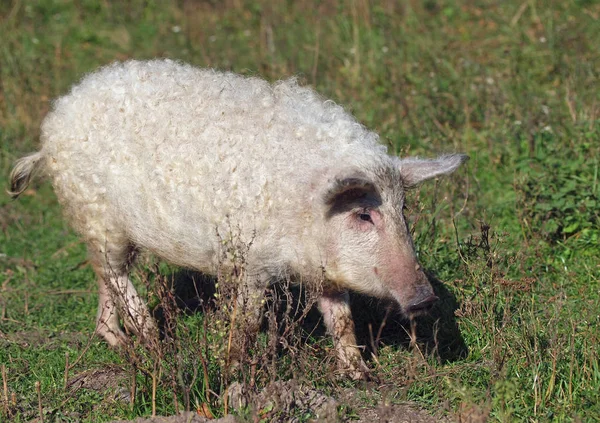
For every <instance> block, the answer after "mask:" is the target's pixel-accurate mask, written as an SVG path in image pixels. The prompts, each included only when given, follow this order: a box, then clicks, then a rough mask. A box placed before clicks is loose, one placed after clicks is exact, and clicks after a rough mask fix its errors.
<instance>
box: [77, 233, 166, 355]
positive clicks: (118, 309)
mask: <svg viewBox="0 0 600 423" xmlns="http://www.w3.org/2000/svg"><path fill="white" fill-rule="evenodd" d="M88 251H89V256H90V261H91V262H92V265H93V267H94V270H95V272H96V274H97V275H98V288H99V307H98V315H97V320H96V332H97V333H98V334H100V335H101V336H103V337H104V339H106V341H107V342H108V343H109V344H110V345H112V346H118V345H122V344H123V343H124V342H125V340H126V336H125V334H124V333H123V331H122V330H121V328H120V326H119V315H120V316H121V317H122V318H123V322H124V324H125V327H126V328H127V329H128V330H129V331H130V332H133V333H135V334H136V335H138V336H141V337H142V339H143V340H144V341H149V340H151V339H152V338H153V337H155V336H156V335H157V334H158V331H157V329H156V324H155V323H154V320H153V319H152V317H151V316H150V312H149V311H148V307H147V306H146V304H145V303H144V302H143V300H142V299H141V298H140V296H139V295H138V293H137V291H136V290H135V287H134V286H133V284H132V283H131V281H130V280H129V277H128V273H129V267H130V264H131V262H132V260H133V258H134V251H133V248H132V246H131V244H130V243H129V242H128V241H127V239H126V238H124V237H117V236H115V235H114V234H113V236H112V237H111V239H105V240H104V243H102V244H101V243H99V242H90V243H88Z"/></svg>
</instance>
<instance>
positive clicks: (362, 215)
mask: <svg viewBox="0 0 600 423" xmlns="http://www.w3.org/2000/svg"><path fill="white" fill-rule="evenodd" d="M358 218H359V219H360V220H362V221H364V222H370V223H373V219H372V218H371V214H369V213H359V215H358Z"/></svg>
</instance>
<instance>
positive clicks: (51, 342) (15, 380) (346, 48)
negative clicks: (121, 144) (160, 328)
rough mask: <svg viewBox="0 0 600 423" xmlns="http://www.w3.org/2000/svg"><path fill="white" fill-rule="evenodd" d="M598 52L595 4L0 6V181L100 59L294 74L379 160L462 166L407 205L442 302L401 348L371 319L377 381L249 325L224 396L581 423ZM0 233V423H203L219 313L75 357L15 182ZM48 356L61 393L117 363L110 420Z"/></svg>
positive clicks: (300, 336) (85, 292)
mask: <svg viewBox="0 0 600 423" xmlns="http://www.w3.org/2000/svg"><path fill="white" fill-rule="evenodd" d="M598 45H600V6H599V5H598V3H597V2H595V1H591V0H587V1H586V0H573V1H566V2H563V1H558V0H549V1H545V2H542V1H535V0H527V1H522V0H519V1H514V0H506V1H503V2H489V1H469V2H458V1H452V0H446V1H442V0H439V1H436V0H431V1H430V0H428V1H424V2H402V3H400V2H396V1H391V0H390V1H381V2H368V1H366V0H353V1H335V0H328V1H323V2H309V1H306V0H299V1H295V2H281V3H274V2H267V1H258V0H255V1H244V0H227V1H224V2H217V1H211V0H206V1H191V0H189V1H184V0H182V1H177V2H176V1H173V2H167V1H164V2H162V1H161V2H159V1H141V0H139V1H138V0H135V1H131V2H120V1H118V2H106V1H96V0H78V1H77V2H70V1H59V0H29V1H27V0H12V1H7V2H2V3H0V182H1V183H2V184H3V185H4V186H6V175H8V173H9V171H10V167H11V164H12V163H13V162H14V160H15V159H16V158H18V157H20V156H21V155H23V154H24V153H26V152H29V151H32V150H34V149H35V148H36V147H37V137H38V135H39V124H40V122H41V120H42V118H43V116H44V115H45V113H46V112H47V111H48V109H49V107H50V101H51V99H52V98H55V97H56V96H58V95H61V94H62V93H65V92H66V91H67V90H68V87H69V86H70V85H71V84H73V83H74V82H76V81H77V80H78V79H79V78H80V77H81V76H82V75H83V74H85V73H86V72H89V71H91V70H93V69H95V68H97V67H98V66H101V65H103V64H106V63H109V62H111V61H113V60H117V59H126V58H134V57H135V58H150V57H156V56H164V57H171V58H176V59H181V60H184V61H187V62H190V63H193V64H196V65H199V66H212V67H217V68H221V69H232V70H234V71H236V72H240V73H244V74H260V75H263V76H264V77H266V78H268V79H271V80H276V79H278V78H282V77H285V76H289V75H300V77H301V78H302V79H303V80H305V81H306V82H307V83H309V84H312V85H314V86H315V87H316V88H317V90H318V91H320V92H321V93H323V94H324V95H325V96H327V97H330V98H333V99H334V100H335V101H337V102H339V103H340V104H343V105H345V106H346V107H347V108H348V109H350V110H351V111H352V112H353V113H354V114H355V115H356V116H357V117H358V118H359V119H360V120H361V121H362V122H363V123H364V124H365V125H367V126H369V127H371V128H373V129H375V130H377V131H378V132H379V133H380V135H381V136H382V139H383V141H384V142H385V143H387V144H388V145H389V147H390V150H391V151H394V152H396V153H398V154H400V155H409V154H412V155H423V156H432V155H435V154H437V153H440V152H446V151H464V152H466V153H468V154H469V155H470V156H471V161H470V162H469V164H468V168H467V169H466V170H463V171H461V172H459V173H458V174H457V175H454V176H453V177H452V178H450V180H443V181H439V182H435V183H430V184H429V185H426V186H423V187H422V188H420V189H419V190H417V191H415V192H413V193H412V194H411V201H410V204H409V205H410V210H409V215H410V217H411V221H412V222H413V225H412V229H413V232H414V238H415V243H416V245H417V248H418V252H419V257H420V260H421V261H422V262H423V264H424V266H425V267H426V268H427V269H428V270H429V271H430V273H431V274H432V277H435V278H437V279H439V280H441V281H443V284H441V283H440V284H436V289H437V290H438V292H439V293H441V295H442V298H443V301H442V303H441V304H440V305H439V306H438V307H436V309H435V310H434V312H433V316H431V317H429V318H423V319H420V320H419V321H418V322H417V327H416V334H417V336H418V339H417V341H418V342H417V344H416V347H412V348H411V347H410V344H411V342H410V337H409V336H408V335H406V332H410V327H409V326H408V325H407V324H406V322H401V321H396V319H395V318H394V317H390V319H389V320H388V322H387V326H386V327H385V328H384V330H383V332H382V334H381V337H380V339H378V343H376V345H375V348H376V349H377V359H376V360H371V361H370V365H371V366H372V367H374V369H375V370H374V372H375V375H376V376H377V377H378V378H379V379H380V380H381V381H382V383H381V384H371V385H367V387H366V389H365V386H361V385H354V384H352V383H351V382H348V381H340V380H338V379H336V378H335V377H333V375H332V372H331V370H330V369H331V367H330V364H331V363H330V360H331V357H330V355H329V350H330V348H331V346H330V345H329V344H328V342H329V341H328V340H327V338H324V337H321V336H318V335H314V334H313V335H310V336H307V335H306V330H307V329H306V327H311V326H310V325H308V326H307V325H306V324H305V325H304V326H300V328H294V330H291V332H293V336H292V339H295V340H296V341H297V342H295V343H292V345H290V346H289V347H288V349H284V350H283V351H281V350H280V349H278V348H277V347H276V343H277V342H278V339H279V338H277V337H278V336H279V332H278V330H277V329H278V328H277V327H276V326H272V328H271V329H269V328H267V329H266V330H265V331H264V332H263V334H262V335H261V337H259V339H258V343H257V344H256V346H255V349H254V351H253V352H251V353H250V354H251V357H248V359H247V360H246V362H245V364H246V365H247V367H243V369H242V374H243V377H242V378H241V379H242V381H245V382H246V383H249V381H250V379H251V377H254V379H255V381H254V382H253V383H254V385H253V389H255V390H260V389H261V388H262V387H264V386H266V385H267V384H268V382H269V381H270V380H273V379H280V380H286V379H289V378H292V377H295V378H299V379H302V380H303V382H304V383H307V384H310V385H312V386H315V387H317V388H319V389H321V390H323V391H325V392H328V393H330V394H332V395H334V396H338V397H339V396H340V392H342V391H343V390H344V389H348V387H353V388H354V389H357V390H359V391H363V390H364V398H363V399H362V400H361V401H362V402H361V403H358V404H357V403H354V404H352V405H350V406H348V405H344V404H342V406H341V407H340V410H339V412H340V414H341V416H342V417H343V418H351V417H352V416H353V415H354V413H355V412H357V410H359V409H360V407H362V406H365V407H366V406H369V404H371V405H372V404H376V403H380V402H381V401H385V402H388V403H391V404H394V403H400V402H404V401H411V402H414V403H416V404H418V405H419V406H420V407H423V408H426V409H428V410H429V411H430V412H432V413H442V414H446V415H448V416H450V417H451V418H455V419H457V420H460V419H462V420H461V421H467V419H468V418H469V416H470V418H472V419H474V420H473V421H477V419H479V421H483V420H485V419H486V418H488V419H490V420H491V421H506V422H508V421H598V420H600V417H599V416H600V402H599V401H598V392H599V391H600V362H599V357H598V344H599V341H600V329H598V328H599V327H600V316H599V314H598V303H599V301H600V291H599V289H600V288H599V285H598V281H599V280H600V267H599V263H600V246H599V245H600V244H599V241H600V219H599V216H598V215H599V212H598V210H599V201H600V180H599V157H600V117H599V116H600V84H599V83H598V82H599V70H600V51H599V50H598ZM0 225H1V228H2V231H0V272H1V273H2V275H1V277H0V282H1V283H0V319H1V320H0V345H1V346H2V347H1V348H0V364H1V365H2V366H3V369H4V370H3V372H4V373H3V376H2V379H3V384H5V386H6V388H5V389H3V392H2V401H1V404H2V407H1V409H0V420H2V419H4V420H5V421H17V422H18V421H30V420H31V419H33V418H36V417H37V416H38V415H39V414H40V411H39V407H41V413H42V414H43V416H44V417H45V420H44V421H79V420H84V421H107V420H110V419H113V418H132V417H135V416H139V415H149V414H151V413H152V411H153V407H154V408H155V409H156V412H157V413H158V414H166V413H172V412H174V411H175V407H176V406H177V404H179V406H180V407H183V404H185V403H186V401H188V402H189V403H190V404H191V407H192V408H197V407H200V408H201V409H203V407H210V409H211V412H212V413H214V414H216V415H222V414H223V413H225V412H226V411H225V409H224V402H223V399H222V398H221V399H219V397H218V395H222V394H223V393H224V390H225V387H226V386H227V385H226V383H228V382H230V381H231V380H232V378H231V377H229V376H227V374H226V372H225V371H222V367H221V366H220V363H219V361H218V359H217V358H218V356H219V354H217V353H214V354H213V351H212V350H211V351H209V350H208V349H207V348H209V347H210V346H211V345H217V344H218V343H219V342H220V341H219V340H222V339H223V336H226V334H227V326H226V325H225V326H223V327H219V326H218V325H217V326H214V325H213V326H210V330H208V329H207V328H208V325H207V323H206V322H207V321H208V319H214V320H211V322H216V321H219V313H225V314H224V315H222V316H221V318H222V319H223V320H222V321H225V319H226V318H227V315H226V313H227V311H228V309H227V307H223V308H222V310H223V311H221V312H219V311H213V312H206V313H200V314H194V315H187V316H183V315H181V316H180V315H176V316H173V317H177V319H176V320H174V322H175V323H174V326H173V328H174V329H173V331H174V332H173V334H174V338H173V339H175V340H177V342H178V343H175V344H173V345H170V346H168V348H167V347H165V348H167V349H165V350H159V349H158V350H156V351H150V352H148V351H144V350H143V349H140V348H138V346H135V345H132V350H131V353H132V355H131V356H130V357H129V359H128V358H127V357H126V356H124V355H119V354H117V353H116V352H114V351H111V350H110V349H109V348H108V347H107V346H106V345H105V344H103V343H102V342H99V341H98V340H96V339H90V335H91V334H92V332H93V325H94V316H95V310H96V301H97V300H96V291H95V290H96V288H95V282H94V276H93V272H92V270H91V268H90V267H89V266H87V264H86V261H85V260H86V257H85V247H84V245H83V244H81V243H80V242H79V241H78V238H77V236H76V235H75V234H74V233H73V232H72V231H70V229H69V228H68V226H67V225H66V223H65V222H64V221H63V219H62V217H61V212H60V208H59V206H58V204H57V201H56V199H55V197H54V195H53V193H52V189H51V187H49V185H48V184H47V183H44V182H39V183H38V184H36V185H35V186H33V187H32V189H31V190H29V191H27V193H26V195H24V196H23V197H22V198H21V199H20V200H19V201H18V202H11V201H10V200H9V199H8V196H4V197H0ZM173 272H176V270H174V269H171V268H169V267H165V265H164V264H160V263H158V264H157V263H154V262H153V261H152V260H151V259H148V261H147V262H146V265H144V266H141V268H140V269H139V270H138V273H139V279H140V283H141V284H142V285H143V283H144V280H145V278H146V279H147V278H150V279H152V280H159V281H162V280H169V279H170V277H169V276H170V275H171V274H172V273H173ZM151 285H152V286H160V284H159V283H156V281H155V282H153V283H152V284H151ZM158 297H160V295H158ZM161 298H163V299H162V300H161ZM152 301H154V303H155V304H161V301H167V303H168V295H166V294H165V295H164V296H163V297H160V298H157V296H155V297H153V299H152ZM355 303H356V304H360V305H365V306H361V307H357V308H355V310H354V314H355V318H356V319H357V321H358V323H357V324H358V326H359V335H361V336H360V338H361V342H362V343H364V344H369V345H371V342H370V340H369V335H368V334H369V325H371V329H373V328H378V327H379V325H380V323H381V321H382V319H383V314H382V313H380V310H379V309H381V308H383V307H382V305H381V304H380V303H377V302H375V301H369V300H367V299H363V298H358V297H357V298H355ZM271 304H272V307H276V305H277V304H279V302H278V301H274V302H273V303H271ZM173 310H175V309H173ZM215 313H216V314H215ZM307 319H308V320H310V316H309V317H308V318H307ZM284 320H285V319H284ZM271 325H274V323H273V322H271ZM281 325H283V324H280V326H281ZM267 326H269V325H267ZM313 326H314V325H313ZM273 328H275V329H273ZM297 329H298V330H297ZM175 335H176V336H175ZM209 338H210V339H209ZM188 341H190V342H188ZM191 341H194V342H191ZM200 346H202V348H205V350H202V352H200V353H199V352H198V350H199V349H200ZM169 348H170V349H169ZM211 348H212V347H211ZM166 353H168V354H167V355H165V354H166ZM67 354H68V360H69V366H70V368H69V369H68V377H69V378H71V379H72V378H74V377H75V376H76V375H78V374H82V373H83V372H85V371H90V370H93V369H98V368H105V367H106V366H108V365H119V366H121V368H122V369H124V370H123V372H124V374H125V375H126V376H127V377H126V378H125V379H126V380H130V381H131V380H134V379H135V380H136V382H137V390H136V394H135V396H134V398H133V401H131V404H132V405H129V404H128V403H127V401H125V402H122V401H117V400H115V399H114V398H112V397H110V395H108V396H107V395H106V394H104V393H100V392H99V391H97V390H94V389H91V388H89V389H88V388H85V387H84V388H82V389H75V390H74V389H72V388H71V387H69V386H67V387H65V367H66V361H67ZM161 354H163V355H161ZM132 357H133V358H135V357H137V358H138V359H139V361H138V362H136V361H135V360H134V359H132ZM265 357H266V358H265ZM267 358H268V359H267ZM202 360H205V362H204V363H203V362H202ZM257 360H258V361H257ZM275 362H277V365H276V366H273V363H275ZM132 363H134V364H135V363H137V364H135V365H134V364H132ZM252 363H254V368H255V371H256V373H255V374H254V376H252V366H253V364H252ZM157 369H158V370H160V369H162V373H161V375H160V377H157V375H158V373H157ZM194 369H201V370H202V371H201V372H199V373H198V374H196V375H195V376H194ZM305 369H314V371H312V372H311V371H309V372H306V371H305ZM153 376H154V378H155V380H154V382H155V384H154V385H153V381H152V379H153ZM38 383H39V392H38V389H37V388H36V386H37V385H36V384H38ZM127 386H131V382H129V384H126V387H127ZM153 386H155V387H156V389H155V390H153ZM207 386H208V388H209V389H207ZM186 389H187V391H186ZM113 391H114V390H113ZM125 391H127V389H125ZM38 395H39V397H38ZM173 395H175V396H176V397H177V401H175V400H174V399H173ZM5 396H6V397H7V398H5ZM153 396H154V400H153V399H152V397H153ZM186 398H187V400H186ZM203 404H204V405H203ZM262 412H263V414H261V416H263V418H264V419H267V420H268V419H275V418H276V417H277V414H276V413H273V410H271V411H265V410H262ZM301 417H302V416H301ZM302 418H303V419H305V418H306V416H304V417H302Z"/></svg>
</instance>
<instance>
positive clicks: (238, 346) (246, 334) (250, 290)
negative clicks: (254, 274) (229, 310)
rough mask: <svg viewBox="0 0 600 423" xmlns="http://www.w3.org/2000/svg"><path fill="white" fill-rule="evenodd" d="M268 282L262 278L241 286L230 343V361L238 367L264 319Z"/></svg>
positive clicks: (234, 366)
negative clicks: (264, 303)
mask: <svg viewBox="0 0 600 423" xmlns="http://www.w3.org/2000/svg"><path fill="white" fill-rule="evenodd" d="M266 289H267V282H264V281H263V280H262V279H259V280H257V281H254V282H253V283H250V284H248V283H246V284H242V286H240V287H239V289H238V292H237V297H236V304H235V315H234V316H235V317H234V319H235V321H232V322H231V324H232V326H231V331H232V334H231V343H230V345H229V362H230V364H231V365H232V366H233V368H237V366H238V365H239V364H241V362H243V360H244V358H247V357H244V355H245V353H246V351H248V350H249V348H251V347H252V345H253V343H254V341H255V340H256V337H257V335H258V331H259V330H260V324H261V321H262V316H263V313H262V311H263V310H262V309H263V300H264V298H265V292H266Z"/></svg>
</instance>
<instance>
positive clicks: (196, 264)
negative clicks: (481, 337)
mask: <svg viewBox="0 0 600 423" xmlns="http://www.w3.org/2000/svg"><path fill="white" fill-rule="evenodd" d="M466 159H467V156H465V155H462V154H452V155H446V156H441V157H438V158H437V159H433V160H426V159H418V158H408V159H399V158H398V157H395V156H390V155H388V154H387V153H386V148H385V147H384V146H382V145H380V144H379V143H378V136H377V134H375V133H373V132H371V131H369V130H367V129H366V128H365V127H364V126H362V125H361V124H360V123H358V122H357V121H356V120H355V118H354V117H353V116H352V115H351V114H349V113H348V112H346V111H345V110H344V109H343V108H342V107H340V106H338V105H336V104H335V103H333V102H332V101H329V100H325V99H323V98H322V97H320V96H319V95H318V94H316V93H315V92H314V91H313V90H312V89H310V88H307V87H302V86H299V85H298V84H297V82H296V81H295V80H294V79H289V80H285V81H279V82H277V83H274V84H269V83H268V82H266V81H264V80H262V79H259V78H249V77H243V76H240V75H236V74H233V73H226V72H218V71H215V70H211V69H198V68H195V67H192V66H189V65H186V64H181V63H177V62H174V61H170V60H152V61H128V62H124V63H115V64H112V65H110V66H107V67H104V68H102V69H100V70H98V71H97V72H95V73H92V74H90V75H88V76H86V77H85V78H84V79H83V80H82V81H81V82H80V83H79V84H78V85H76V86H74V87H73V88H72V89H71V92H70V93H69V94H67V95H65V96H64V97H61V98H59V99H58V100H56V101H55V102H54V104H53V107H52V111H51V112H50V113H49V114H48V116H47V117H46V118H45V120H44V122H43V124H42V130H41V150H40V151H39V152H37V153H34V154H31V155H29V156H26V157H24V158H22V159H20V160H19V161H18V162H17V164H16V166H15V168H14V170H13V172H12V174H11V190H10V194H11V195H12V196H13V197H17V196H18V195H19V194H20V193H22V192H23V190H24V189H25V188H26V187H27V185H28V183H29V181H30V178H31V176H32V174H33V173H34V171H38V170H39V171H40V172H43V173H44V174H46V175H47V176H49V177H50V179H51V181H52V183H53V186H54V189H55V191H56V195H57V196H58V199H59V201H60V203H61V204H62V205H63V207H64V209H65V214H66V216H67V218H68V220H69V222H70V223H71V224H72V225H73V227H74V228H75V230H77V231H78V232H79V233H80V234H81V236H82V237H83V239H84V240H85V242H86V244H87V247H88V251H89V257H90V261H91V263H92V264H93V267H94V270H95V272H96V273H97V275H98V286H99V311H98V316H97V329H96V331H97V333H99V334H100V335H102V336H103V337H104V338H105V339H106V341H107V342H108V343H109V344H110V345H113V346H116V345H120V344H122V343H123V342H124V340H125V339H126V338H125V334H124V332H123V330H122V328H121V326H120V324H119V312H118V311H119V310H121V311H122V310H126V312H125V313H123V312H122V313H121V314H122V316H121V318H122V319H123V323H124V324H125V325H126V326H127V328H128V329H130V330H131V331H133V332H134V333H137V334H138V335H148V334H149V333H151V332H152V333H155V332H156V324H155V323H154V321H153V320H152V318H151V317H150V314H149V311H148V308H147V306H146V304H145V303H144V302H143V301H142V300H141V298H140V297H139V295H138V294H137V293H136V290H135V288H134V287H133V285H132V283H131V281H130V280H129V277H128V271H129V267H130V264H131V262H132V259H133V258H134V255H135V252H137V251H138V250H139V249H140V248H144V249H147V250H150V251H151V252H152V253H154V254H156V255H157V256H159V257H161V258H163V259H165V260H167V261H169V262H172V263H174V264H177V265H180V266H184V267H187V268H191V269H195V270H198V271H200V272H204V273H206V274H213V275H214V274H216V272H217V269H219V266H223V260H222V257H223V255H222V254H221V253H222V251H221V249H222V247H223V242H222V239H223V236H226V235H227V233H228V231H231V228H232V227H233V228H236V231H239V235H240V239H242V240H244V241H245V242H248V243H250V241H252V242H251V247H250V248H249V249H248V251H247V252H246V255H247V256H246V257H245V262H246V272H245V276H244V278H243V282H242V283H243V284H244V287H243V288H244V289H242V290H241V291H240V292H243V293H245V294H244V295H242V297H243V298H241V301H244V303H245V304H250V306H251V307H254V308H255V309H256V310H257V312H256V319H260V313H259V312H258V310H260V304H261V301H262V299H263V298H264V292H265V289H266V287H267V286H268V285H269V284H270V283H273V282H275V281H277V280H281V279H282V278H284V277H292V278H294V279H295V280H302V281H303V283H304V284H310V283H311V281H314V283H317V279H319V280H320V283H322V290H323V293H322V297H321V298H320V300H319V308H320V310H321V312H322V313H323V316H324V322H325V324H326V326H327V329H328V331H329V332H330V333H331V334H332V335H333V338H334V343H335V349H336V353H337V356H338V363H339V366H340V368H341V369H343V370H345V371H348V372H349V373H350V374H351V375H352V376H353V377H359V376H360V375H361V374H363V373H364V371H366V367H365V365H364V363H363V362H362V360H361V356H360V352H359V350H358V348H357V346H356V339H355V335H354V324H353V322H352V317H351V313H350V308H349V304H348V293H347V292H348V290H354V291H358V292H361V293H365V294H369V295H372V296H375V297H379V298H389V299H393V300H395V301H396V302H397V303H398V304H399V306H400V308H401V310H402V311H403V312H404V313H405V314H407V315H409V314H413V313H418V312H420V311H422V310H425V309H428V308H429V307H430V306H431V305H432V304H433V303H434V302H435V301H436V300H437V297H436V296H435V294H434V292H433V290H432V288H431V285H430V283H429V281H428V280H427V278H426V276H425V275H424V273H423V271H422V270H421V267H420V265H419V262H418V260H417V258H416V256H415V251H414V247H413V243H412V239H411V236H410V233H409V231H408V229H407V224H406V220H405V218H404V216H403V212H402V210H403V207H404V199H405V190H406V189H407V188H410V187H413V186H415V185H416V184H419V183H420V182H422V181H424V180H427V179H431V178H435V177H437V176H440V175H444V174H449V173H451V172H453V171H454V170H455V169H456V168H457V167H458V166H460V164H461V163H463V162H464V161H465V160H466ZM225 265H226V263H225ZM111 292H120V293H125V295H117V296H115V295H111ZM117 306H120V307H117Z"/></svg>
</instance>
